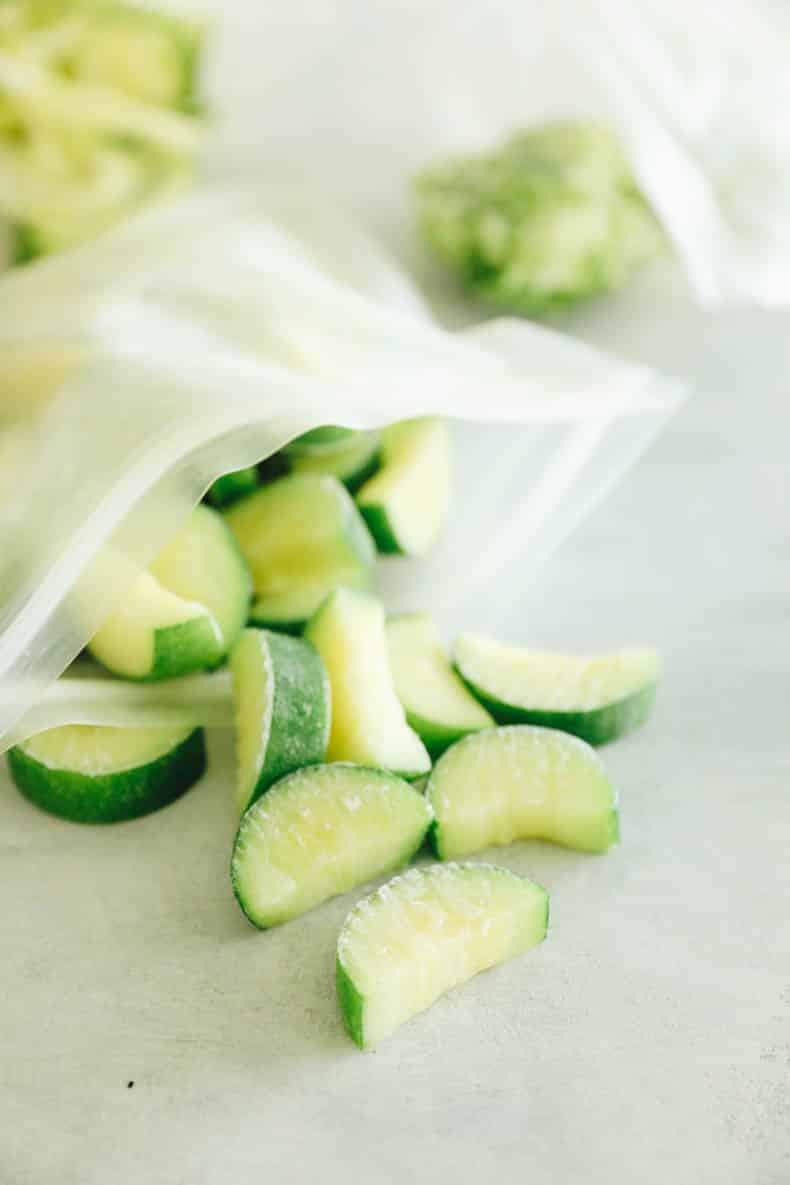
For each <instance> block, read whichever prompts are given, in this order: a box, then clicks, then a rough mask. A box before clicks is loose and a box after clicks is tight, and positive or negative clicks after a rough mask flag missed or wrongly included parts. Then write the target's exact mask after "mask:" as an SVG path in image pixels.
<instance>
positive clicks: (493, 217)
mask: <svg viewBox="0 0 790 1185" xmlns="http://www.w3.org/2000/svg"><path fill="white" fill-rule="evenodd" d="M417 200H418V217H419V225H420V229H421V231H422V233H423V235H424V237H425V239H426V241H427V243H428V244H429V246H430V247H431V248H432V250H433V251H434V252H435V253H436V255H437V256H438V258H439V259H440V260H441V261H442V262H443V263H445V264H448V265H449V266H450V267H451V268H452V269H453V270H454V271H455V272H456V273H457V274H458V276H459V278H460V279H461V281H462V283H463V284H464V285H465V286H466V287H467V288H469V289H470V291H472V292H473V293H475V294H476V295H478V296H480V297H482V298H483V299H484V300H486V301H488V302H490V303H491V304H493V305H497V306H499V307H501V308H503V309H510V310H513V311H514V312H520V313H525V314H527V315H531V314H535V313H542V312H545V311H547V310H549V309H552V308H554V307H557V306H562V305H567V304H570V303H572V302H574V301H577V300H580V299H582V298H584V297H587V296H591V295H593V294H595V293H599V292H604V291H606V290H607V289H610V288H616V287H618V286H620V285H621V284H623V283H624V282H625V280H627V279H628V277H629V276H630V275H631V273H632V271H633V270H634V269H635V268H636V267H637V266H638V265H639V264H640V263H642V262H643V261H645V260H647V259H649V258H650V257H651V256H653V255H655V254H656V253H657V252H658V251H659V250H660V249H661V247H662V245H663V243H664V238H663V235H662V232H661V229H660V227H659V224H658V222H657V221H656V218H655V216H654V215H653V213H652V211H651V209H650V207H649V206H648V204H647V202H646V201H645V199H644V197H643V196H642V194H641V193H640V192H639V189H638V188H637V185H636V182H635V180H634V178H633V176H632V174H631V171H630V169H629V166H628V162H627V160H626V158H625V155H624V153H623V151H622V148H621V146H620V143H619V141H618V140H617V138H616V137H615V136H614V135H613V134H612V133H611V132H610V131H608V130H607V129H606V128H602V127H599V126H597V125H595V124H587V123H557V124H549V125H547V126H545V127H541V128H537V129H535V130H532V131H527V132H523V133H521V134H519V135H516V136H514V137H513V138H512V139H510V140H508V141H506V142H505V144H504V145H502V146H501V147H499V148H497V149H495V150H494V151H492V152H490V153H485V154H481V155H479V156H470V157H466V158H462V159H459V160H455V161H450V162H448V163H446V164H444V165H439V166H437V167H435V168H432V169H429V170H428V171H426V172H425V173H423V174H422V176H421V177H420V178H419V179H418V182H417Z"/></svg>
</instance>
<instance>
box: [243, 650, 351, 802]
mask: <svg viewBox="0 0 790 1185" xmlns="http://www.w3.org/2000/svg"><path fill="white" fill-rule="evenodd" d="M230 668H231V671H232V673H233V694H234V699H235V705H236V748H237V753H238V780H237V785H236V802H237V806H238V808H239V814H241V813H242V812H243V811H245V810H246V809H247V807H248V806H249V805H250V803H251V802H254V800H255V799H256V798H258V797H259V796H260V795H261V794H263V792H264V791H265V790H268V788H269V786H271V785H272V783H273V782H276V781H278V779H280V778H282V777H284V775H285V774H288V773H291V772H292V771H293V770H295V769H299V768H300V767H301V766H304V765H313V764H315V763H317V762H319V761H323V759H324V755H325V754H326V746H327V742H328V740H329V720H330V700H329V694H330V692H329V679H328V678H327V674H326V670H325V668H324V664H323V662H322V661H321V656H320V655H319V654H318V651H317V650H316V648H315V647H314V646H313V645H312V644H311V643H310V642H307V641H305V639H303V638H289V637H288V636H287V635H285V634H275V633H270V632H269V631H268V630H254V629H252V630H244V632H243V633H242V635H241V637H240V638H239V640H238V642H237V643H236V645H235V646H234V648H233V652H232V654H231V656H230Z"/></svg>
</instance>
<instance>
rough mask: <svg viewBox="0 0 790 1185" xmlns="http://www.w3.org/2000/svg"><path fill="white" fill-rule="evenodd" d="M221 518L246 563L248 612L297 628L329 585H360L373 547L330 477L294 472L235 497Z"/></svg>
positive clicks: (264, 621)
mask: <svg viewBox="0 0 790 1185" xmlns="http://www.w3.org/2000/svg"><path fill="white" fill-rule="evenodd" d="M226 519H227V522H228V524H229V526H230V528H231V530H232V531H233V533H234V535H235V537H236V539H237V541H238V543H239V546H240V547H241V550H242V552H243V553H244V556H245V557H246V559H247V563H248V564H249V566H250V569H251V571H252V578H253V584H254V590H255V597H254V601H253V606H252V609H251V612H250V619H251V620H252V621H253V622H255V623H256V624H258V625H263V626H271V627H272V628H274V629H290V630H297V629H300V628H301V627H302V626H303V624H304V622H305V621H306V620H307V619H308V618H309V617H310V615H311V614H312V613H313V612H314V611H315V609H316V608H317V607H318V605H319V604H320V603H321V601H322V600H323V599H324V598H325V597H326V595H327V593H329V592H330V591H331V590H332V589H333V588H335V587H337V586H338V585H347V586H349V587H355V588H367V587H368V586H369V585H370V583H371V580H372V576H373V567H374V563H375V547H374V545H373V541H372V539H371V537H370V534H369V532H368V530H367V528H366V526H365V524H364V522H363V521H362V518H361V516H360V514H359V512H358V511H357V509H356V506H355V505H354V501H353V499H352V498H351V496H350V495H349V493H348V491H347V490H346V489H345V487H344V486H343V485H342V483H341V482H339V481H338V480H337V478H334V477H330V476H326V475H319V474H312V473H296V474H291V475H289V476H287V477H282V478H279V479H277V480H276V481H273V482H272V483H271V484H270V485H267V486H262V487H261V488H260V489H259V490H257V491H256V492H255V493H254V494H251V495H250V496H249V497H248V498H244V499H243V500H242V501H240V502H237V503H236V504H235V505H234V506H232V507H231V508H230V510H229V511H228V512H227V514H226Z"/></svg>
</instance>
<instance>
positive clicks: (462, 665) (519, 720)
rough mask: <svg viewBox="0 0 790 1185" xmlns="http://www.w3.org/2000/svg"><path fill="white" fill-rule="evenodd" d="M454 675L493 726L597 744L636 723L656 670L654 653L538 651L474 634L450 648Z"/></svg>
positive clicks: (651, 696)
mask: <svg viewBox="0 0 790 1185" xmlns="http://www.w3.org/2000/svg"><path fill="white" fill-rule="evenodd" d="M455 662H456V667H457V669H458V672H459V674H460V675H461V677H462V678H463V680H464V682H465V683H466V685H467V687H469V689H470V691H471V692H472V694H473V695H474V696H475V697H476V698H477V699H478V700H479V701H480V703H482V704H484V705H485V706H486V708H488V710H489V712H490V713H491V715H492V716H493V717H494V719H495V720H496V721H497V722H498V723H500V724H542V725H543V726H544V727H546V728H559V729H562V731H563V732H571V733H574V734H575V735H576V736H578V737H581V738H582V740H585V741H587V742H588V743H589V744H591V745H603V744H606V742H607V741H613V740H615V739H616V738H617V737H619V736H622V735H623V734H624V733H626V732H630V731H631V730H632V729H634V728H638V726H639V725H640V724H643V723H644V721H645V720H646V719H647V717H648V716H649V715H650V711H651V709H652V707H653V701H654V700H655V697H656V688H657V685H658V679H659V673H660V665H661V664H660V661H659V657H658V654H657V653H656V651H655V650H623V651H621V652H620V653H618V654H600V655H594V656H589V657H588V656H580V655H570V654H543V653H540V652H539V651H535V650H527V649H525V648H524V647H520V646H508V645H506V644H504V643H502V642H497V641H495V640H494V639H493V638H484V637H481V636H480V635H479V634H462V635H461V637H460V638H459V639H458V642H457V644H456V648H455Z"/></svg>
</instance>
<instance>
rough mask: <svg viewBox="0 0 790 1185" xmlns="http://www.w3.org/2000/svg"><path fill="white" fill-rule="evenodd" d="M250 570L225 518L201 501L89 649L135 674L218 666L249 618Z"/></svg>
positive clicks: (156, 675)
mask: <svg viewBox="0 0 790 1185" xmlns="http://www.w3.org/2000/svg"><path fill="white" fill-rule="evenodd" d="M249 599H250V576H249V573H248V571H247V567H246V564H245V563H244V559H243V557H242V555H241V553H240V551H239V549H238V547H237V546H236V543H235V540H234V539H233V536H232V535H231V533H230V531H229V530H228V528H227V527H226V525H225V523H224V522H223V520H222V517H221V516H220V515H219V514H218V513H217V512H216V511H214V510H211V509H210V508H209V507H207V506H198V507H197V508H196V509H195V511H193V513H192V516H191V517H190V519H189V520H188V522H187V523H186V524H185V526H184V527H183V528H182V529H181V530H180V531H179V532H178V533H177V534H176V535H175V536H174V538H173V539H172V540H171V542H170V543H169V544H168V545H167V546H166V547H165V548H164V549H163V551H162V552H160V554H159V555H158V556H157V557H156V559H155V560H154V561H153V563H152V564H151V565H150V568H149V569H148V571H146V572H143V573H141V574H140V575H139V576H138V577H137V579H136V580H135V582H134V583H133V585H132V587H131V588H130V589H129V590H128V591H127V593H126V596H125V598H124V600H123V602H122V603H121V604H120V605H118V606H117V607H116V609H115V610H113V612H112V613H111V614H110V615H109V617H108V618H106V620H105V621H104V623H103V625H102V626H101V627H100V629H99V630H98V631H97V633H96V634H95V635H94V637H93V638H92V639H91V642H90V643H89V649H90V651H91V653H92V654H93V655H94V657H95V658H97V659H98V660H99V662H101V663H102V664H103V665H104V666H106V667H107V668H108V670H111V671H113V673H115V674H117V675H120V676H122V677H123V678H127V679H169V678H174V677H175V676H178V675H185V674H189V673H190V672H192V671H197V670H201V669H205V668H207V667H213V666H217V665H218V663H220V662H221V661H222V659H223V657H224V655H225V654H226V653H227V651H228V649H229V648H230V646H231V645H232V644H233V642H234V641H235V639H236V637H237V635H238V633H239V632H240V630H241V629H242V627H243V625H244V622H245V620H246V617H247V612H248V608H249Z"/></svg>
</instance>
